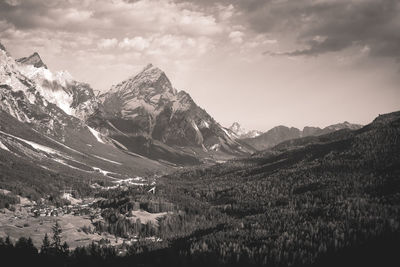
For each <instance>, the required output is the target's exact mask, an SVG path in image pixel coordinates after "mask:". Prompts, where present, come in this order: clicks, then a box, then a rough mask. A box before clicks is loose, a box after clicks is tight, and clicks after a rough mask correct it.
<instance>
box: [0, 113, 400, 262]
mask: <svg viewBox="0 0 400 267" xmlns="http://www.w3.org/2000/svg"><path fill="white" fill-rule="evenodd" d="M156 188H157V189H156V192H155V194H148V193H147V191H146V190H142V189H138V188H130V189H128V190H118V189H117V190H109V191H106V192H100V193H98V196H101V197H104V198H105V199H107V200H103V201H99V202H97V203H95V204H94V205H96V206H97V207H100V208H101V209H102V216H103V217H104V218H105V222H102V223H97V224H94V225H93V227H94V230H93V231H98V232H104V231H106V232H109V233H112V234H114V235H116V236H120V237H129V236H132V235H139V236H143V237H146V236H147V237H151V236H153V237H157V238H159V242H155V241H152V240H147V241H146V240H143V241H138V242H135V243H132V244H130V245H122V246H121V247H119V248H115V247H111V246H110V245H109V244H107V242H104V243H103V244H101V243H96V244H95V243H93V244H92V245H90V246H88V247H79V248H76V249H75V250H69V249H68V244H63V242H62V240H59V232H60V231H62V229H59V227H57V226H55V227H54V229H53V233H49V237H48V238H47V239H46V238H44V242H43V246H42V248H35V247H33V245H32V242H31V241H30V240H29V239H25V238H22V239H20V240H19V241H18V242H16V243H15V244H13V243H12V242H11V241H10V240H9V239H5V240H0V253H1V258H2V260H4V261H6V262H12V265H13V266H16V265H25V266H30V265H32V264H35V265H36V264H38V265H37V266H398V265H399V264H400V253H398V251H399V248H400V229H399V226H400V225H399V223H400V112H396V113H391V114H386V115H382V116H379V117H378V118H377V119H375V120H374V122H372V123H371V124H369V125H367V126H365V127H364V128H362V129H360V130H357V131H349V130H342V131H338V132H334V133H332V134H328V135H324V136H319V137H309V138H303V139H296V140H291V141H287V142H284V143H281V144H279V145H277V146H276V147H274V148H272V149H270V150H267V151H263V152H260V153H257V154H254V155H253V156H251V157H249V158H246V159H237V160H233V161H229V162H227V163H224V164H219V165H214V166H211V167H207V168H204V167H203V168H192V169H183V170H181V171H179V172H176V173H173V174H171V175H168V176H164V177H161V178H159V179H158V180H157V186H156ZM139 207H140V208H141V209H144V210H147V211H149V212H164V211H165V212H168V214H167V215H166V216H164V217H162V218H160V219H159V220H158V223H157V224H151V223H149V224H146V225H141V224H139V225H138V224H137V223H134V222H132V221H131V220H128V216H127V215H128V214H129V212H130V211H131V210H133V209H137V208H139ZM38 249H40V252H38ZM8 260H10V261H8ZM10 266H11V265H10Z"/></svg>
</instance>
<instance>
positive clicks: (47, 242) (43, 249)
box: [40, 233, 51, 254]
mask: <svg viewBox="0 0 400 267" xmlns="http://www.w3.org/2000/svg"><path fill="white" fill-rule="evenodd" d="M50 247H51V245H50V240H49V236H48V235H47V233H46V234H45V235H44V238H43V241H42V246H41V248H40V253H41V254H48V253H49V250H50Z"/></svg>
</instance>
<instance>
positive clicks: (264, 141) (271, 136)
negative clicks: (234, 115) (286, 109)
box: [242, 121, 362, 150]
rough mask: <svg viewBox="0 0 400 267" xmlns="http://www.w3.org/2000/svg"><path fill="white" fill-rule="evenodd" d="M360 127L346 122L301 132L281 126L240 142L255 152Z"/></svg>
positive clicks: (307, 128) (305, 129)
mask: <svg viewBox="0 0 400 267" xmlns="http://www.w3.org/2000/svg"><path fill="white" fill-rule="evenodd" d="M361 127H362V125H359V124H352V123H349V122H347V121H345V122H343V123H338V124H334V125H330V126H327V127H325V128H323V129H321V128H319V127H309V126H306V127H304V128H303V130H300V129H298V128H294V127H291V128H289V127H286V126H282V125H281V126H277V127H274V128H272V129H271V130H269V131H267V132H265V133H262V134H259V135H257V136H255V137H252V138H248V137H244V138H242V141H243V142H245V143H246V144H248V145H249V146H252V147H253V148H255V149H256V150H264V149H268V148H270V147H273V146H275V145H277V144H279V143H281V142H284V141H287V140H291V139H297V138H301V137H307V136H319V135H323V134H328V133H332V132H335V131H339V130H343V129H348V130H357V129H360V128H361Z"/></svg>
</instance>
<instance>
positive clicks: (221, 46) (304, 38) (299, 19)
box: [0, 0, 400, 131]
mask: <svg viewBox="0 0 400 267" xmlns="http://www.w3.org/2000/svg"><path fill="white" fill-rule="evenodd" d="M0 17H1V18H0V41H1V42H2V43H3V44H4V45H5V46H6V48H7V50H8V51H9V52H10V53H11V54H12V56H13V57H14V58H19V57H23V56H28V55H30V54H32V53H33V52H34V51H37V52H38V53H39V54H40V55H41V57H42V59H43V61H44V62H45V63H46V64H47V66H48V67H49V68H50V69H51V70H52V71H57V70H67V71H69V72H70V73H71V74H72V76H73V77H74V78H76V79H77V80H79V81H85V82H88V83H89V84H90V85H91V86H92V87H93V88H94V89H96V90H101V91H103V92H104V91H105V90H108V89H109V88H110V87H111V85H112V84H116V83H119V82H120V81H122V80H124V79H126V78H128V77H130V76H132V75H134V74H136V73H137V72H138V71H140V70H141V69H142V68H143V67H144V66H145V65H147V64H148V63H150V62H151V63H153V64H154V65H156V66H158V67H160V68H161V69H162V70H164V71H165V72H166V74H167V76H168V77H169V78H170V80H171V82H172V84H173V85H174V86H175V87H176V88H177V89H178V90H185V91H187V92H188V93H189V94H190V95H191V96H192V97H193V99H194V100H195V102H196V103H197V104H198V105H199V106H201V107H202V108H204V109H205V110H206V111H207V112H209V113H210V115H212V116H213V117H214V119H215V120H216V121H218V122H219V123H220V124H221V125H223V126H225V127H229V126H230V125H231V124H232V123H233V122H236V121H237V122H239V123H240V124H241V125H242V126H243V127H245V128H246V129H249V130H252V129H257V130H262V131H266V130H269V129H270V128H272V127H274V126H277V125H285V126H288V127H297V128H300V129H302V128H303V127H304V126H316V127H321V128H323V127H325V126H328V125H331V124H335V123H340V122H343V121H349V122H351V123H359V124H367V123H369V122H371V121H372V120H373V119H374V118H375V117H376V116H378V115H379V114H383V113H388V112H392V111H395V110H399V109H400V88H399V84H400V75H399V71H400V65H399V59H400V32H399V31H398V29H399V28H400V4H399V3H398V1H395V0H381V1H372V0H357V1H344V0H339V1H331V0H319V1H311V0H299V1H281V0H276V1H261V0H251V1H224V0H219V1H200V0H198V1H185V0H180V1H152V0H139V1H123V0H114V1H106V0H104V1H103V0H102V1H90V0H88V1H68V2H66V1H33V0H27V1H18V0H0Z"/></svg>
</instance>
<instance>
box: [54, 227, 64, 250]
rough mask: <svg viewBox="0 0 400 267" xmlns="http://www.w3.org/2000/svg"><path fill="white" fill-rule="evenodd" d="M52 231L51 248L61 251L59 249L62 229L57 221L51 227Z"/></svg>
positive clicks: (60, 248)
mask: <svg viewBox="0 0 400 267" xmlns="http://www.w3.org/2000/svg"><path fill="white" fill-rule="evenodd" d="M52 230H53V243H52V247H53V248H55V249H56V250H62V247H61V233H62V229H61V226H60V225H59V224H58V221H56V223H55V224H54V226H53V227H52Z"/></svg>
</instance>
